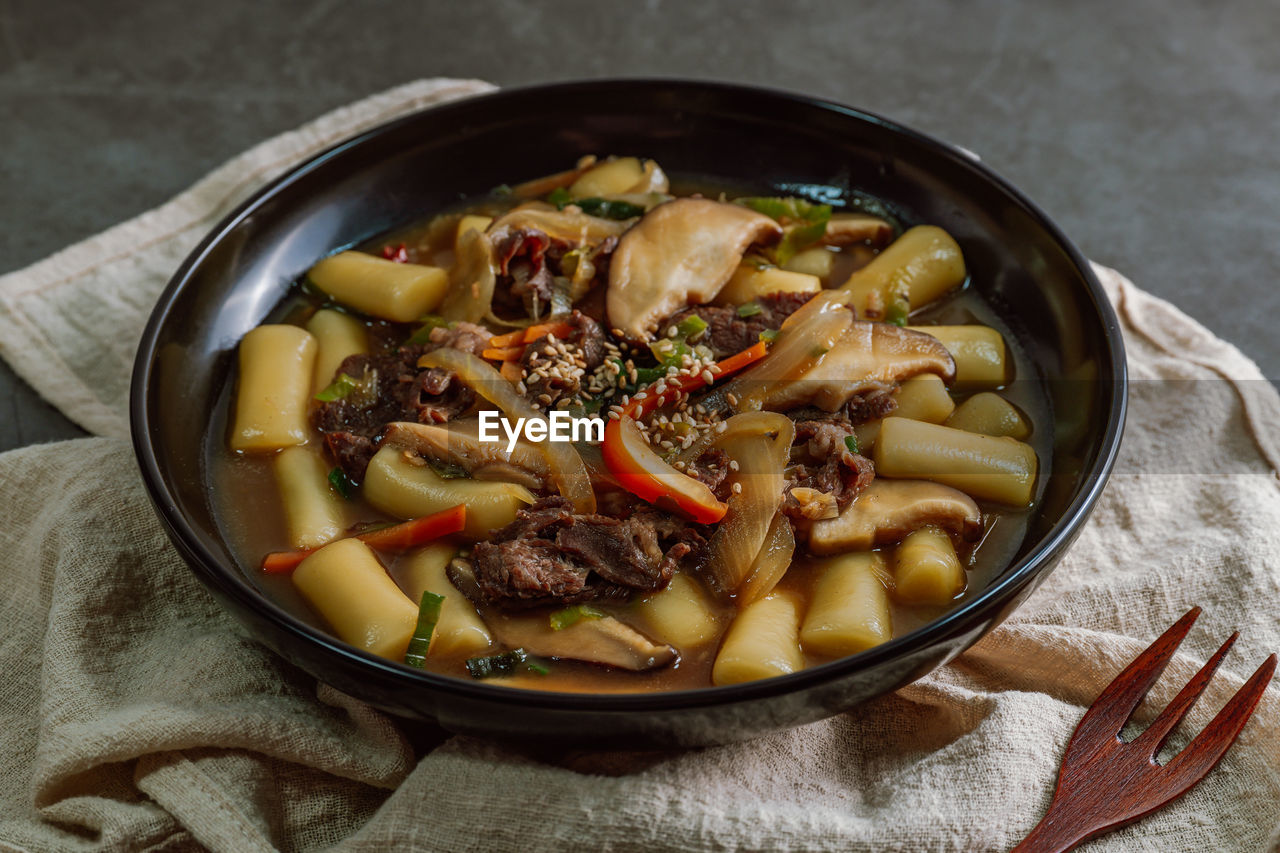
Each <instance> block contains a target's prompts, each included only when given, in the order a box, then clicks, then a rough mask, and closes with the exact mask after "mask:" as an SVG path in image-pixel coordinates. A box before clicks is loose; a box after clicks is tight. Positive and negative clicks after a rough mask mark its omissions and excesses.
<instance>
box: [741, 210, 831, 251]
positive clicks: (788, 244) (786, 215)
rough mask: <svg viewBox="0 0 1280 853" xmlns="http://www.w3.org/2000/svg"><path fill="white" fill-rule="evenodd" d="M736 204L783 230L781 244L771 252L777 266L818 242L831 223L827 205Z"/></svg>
mask: <svg viewBox="0 0 1280 853" xmlns="http://www.w3.org/2000/svg"><path fill="white" fill-rule="evenodd" d="M737 202H738V204H742V205H746V206H747V207H749V208H751V209H752V210H754V211H756V212H757V213H763V214H764V215H765V216H768V217H771V218H773V219H776V220H778V221H779V222H780V223H782V224H783V225H784V226H785V227H786V231H785V233H784V234H783V236H782V242H780V243H779V244H778V246H777V248H776V249H775V250H774V257H775V258H776V259H777V262H778V263H779V264H785V263H786V262H787V261H789V260H791V258H793V257H794V256H795V254H796V253H797V252H799V251H800V250H801V249H803V248H805V247H807V246H809V245H812V244H813V243H816V242H817V241H819V240H821V239H822V235H823V234H826V233H827V223H828V222H830V221H831V205H829V204H814V203H813V202H811V201H806V200H805V199H802V198H794V197H789V198H768V197H761V198H740V199H738V200H737Z"/></svg>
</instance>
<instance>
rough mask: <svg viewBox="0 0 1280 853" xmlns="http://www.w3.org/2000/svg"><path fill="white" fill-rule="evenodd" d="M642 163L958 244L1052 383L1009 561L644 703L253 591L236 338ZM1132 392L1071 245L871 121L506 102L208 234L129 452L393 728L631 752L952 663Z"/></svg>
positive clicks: (423, 130)
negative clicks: (496, 206)
mask: <svg viewBox="0 0 1280 853" xmlns="http://www.w3.org/2000/svg"><path fill="white" fill-rule="evenodd" d="M604 153H627V154H631V153H634V154H639V155H643V156H648V157H653V158H655V159H656V160H657V161H658V162H659V163H661V164H662V166H663V167H664V168H665V169H666V170H667V171H668V172H670V173H672V174H673V175H677V176H685V177H698V176H703V177H709V178H713V179H717V180H720V181H729V182H735V183H744V182H745V183H747V184H750V185H754V186H757V187H760V186H767V187H772V188H773V189H774V190H775V191H776V192H779V193H802V194H805V195H809V196H815V195H817V196H819V197H822V196H830V195H833V194H834V195H835V196H837V197H846V196H848V195H849V194H850V193H851V192H856V191H861V192H865V193H869V194H870V195H872V196H876V197H879V198H881V199H885V200H887V201H888V202H889V203H890V204H891V205H892V206H893V207H894V209H895V210H897V211H900V212H903V213H904V216H906V217H907V218H909V219H915V220H917V221H921V222H929V223H933V224H936V225H940V226H942V227H943V228H945V229H946V230H947V231H949V232H950V233H951V234H952V235H954V236H955V238H956V239H957V240H958V241H959V243H960V245H961V247H962V248H963V250H964V254H965V257H966V259H967V261H968V265H969V269H970V271H971V274H972V279H973V286H974V287H976V288H977V289H978V290H979V291H980V292H982V293H983V295H984V296H986V297H987V299H988V300H989V301H990V302H991V304H993V305H994V306H996V308H997V310H998V312H999V313H1001V315H1002V317H1003V319H1005V320H1006V322H1008V323H1009V324H1010V325H1011V327H1012V328H1013V329H1014V330H1015V335H1016V337H1017V338H1018V340H1019V342H1020V344H1021V345H1022V347H1023V349H1024V350H1025V351H1026V353H1027V354H1028V355H1029V356H1030V358H1031V360H1032V362H1033V363H1034V365H1035V369H1036V370H1038V371H1039V372H1040V373H1041V375H1042V378H1043V379H1044V380H1045V381H1046V382H1048V383H1049V384H1050V386H1051V387H1052V388H1053V389H1054V394H1053V396H1054V398H1055V401H1056V403H1057V405H1056V406H1055V412H1056V414H1055V422H1054V425H1053V426H1054V448H1053V455H1054V464H1053V469H1052V474H1051V475H1050V476H1049V477H1048V482H1047V483H1046V487H1045V489H1044V492H1043V496H1042V499H1041V501H1040V504H1039V506H1038V508H1037V510H1036V511H1035V515H1034V518H1033V520H1032V522H1031V524H1030V528H1029V531H1028V533H1027V536H1026V538H1025V541H1024V542H1023V544H1022V546H1021V548H1020V549H1019V550H1018V552H1017V556H1016V557H1015V559H1014V560H1013V562H1012V563H1011V564H1010V565H1009V566H1008V568H1007V569H1005V570H1004V571H1003V572H1001V573H999V574H998V575H997V576H996V577H995V578H994V580H993V581H992V582H991V583H990V584H989V585H988V586H987V587H986V588H985V589H984V590H982V591H981V592H980V593H979V594H977V595H975V596H973V597H971V598H970V599H969V600H967V601H965V602H964V603H963V604H962V605H960V606H959V607H957V608H956V609H954V610H952V611H950V612H949V613H947V614H946V615H945V616H943V617H941V618H939V619H937V620H936V621H934V622H931V623H929V624H928V625H925V626H924V627H922V628H920V629H918V630H915V631H913V632H911V633H909V634H907V635H905V636H902V637H899V638H897V639H895V640H893V641H892V642H889V643H886V644H884V645H882V646H878V647H876V648H874V649H871V650H869V651H866V652H863V653H861V654H858V655H855V656H853V657H850V658H845V659H843V660H839V661H836V662H834V663H829V664H825V665H822V666H818V667H815V668H813V669H808V670H805V671H803V672H799V673H795V674H793V675H789V676H785V677H780V678H772V679H769V680H766V681H760V682H754V683H747V684H741V685H736V686H732V687H717V688H706V689H702V690H693V691H683V692H676V693H657V694H638V695H578V694H564V693H542V692H535V691H524V690H513V689H510V688H504V687H501V686H495V685H493V684H490V683H472V682H468V681H464V680H460V679H453V678H447V677H443V676H438V675H434V674H432V673H429V672H422V671H416V670H411V669H409V668H407V667H404V666H401V665H399V664H395V663H391V662H389V661H386V660H383V659H380V658H377V657H374V656H372V655H369V654H366V653H364V652H361V651H357V650H356V649H354V648H352V647H350V646H347V645H345V644H344V643H342V642H340V641H339V640H337V639H335V638H334V637H331V636H329V635H328V634H326V633H324V632H322V631H319V630H316V629H315V628H313V627H311V626H309V625H307V624H306V623H304V622H303V621H301V620H300V619H298V618H296V617H294V616H293V615H291V614H289V613H288V612H286V611H285V610H283V609H282V608H281V607H279V606H278V605H277V604H275V603H274V602H272V601H270V600H268V599H266V598H265V597H263V596H262V595H261V594H260V593H259V592H258V591H256V589H255V588H254V586H253V585H251V584H250V582H249V581H248V579H247V578H248V576H247V575H246V571H247V570H246V568H245V567H242V566H239V565H237V561H236V559H235V558H234V557H233V556H232V550H231V549H230V548H229V547H228V544H227V543H226V542H225V541H224V539H223V536H222V534H221V532H220V531H219V527H218V524H217V521H216V518H215V514H214V508H213V505H212V502H211V499H210V487H209V478H208V465H207V462H208V459H209V456H210V453H211V447H212V444H213V443H214V442H221V441H222V440H223V436H222V435H221V434H220V433H219V434H217V435H213V434H211V433H212V432H214V430H213V429H211V427H210V423H211V418H210V413H211V412H212V411H213V410H214V407H215V403H216V401H217V400H218V399H219V397H220V394H222V392H224V390H225V388H226V385H227V383H228V381H229V376H230V371H231V368H232V364H233V361H234V359H233V354H234V352H235V347H236V342H237V341H238V340H239V339H240V337H241V336H242V335H244V334H245V333H246V332H247V331H248V330H249V329H251V328H253V327H254V326H255V325H257V324H259V323H260V322H262V321H263V320H264V318H266V317H267V315H268V314H269V313H270V312H271V311H272V309H273V308H274V307H275V306H276V305H277V304H278V303H279V302H280V301H281V300H282V299H283V298H284V297H285V295H286V292H287V290H288V288H289V287H290V285H291V283H292V282H294V281H295V280H296V279H297V278H298V276H299V275H300V274H301V273H302V272H304V271H305V270H306V269H307V268H308V267H310V266H311V265H312V264H313V263H314V262H315V261H316V260H317V259H319V258H320V257H322V256H324V255H326V254H328V253H330V252H331V251H333V250H334V249H335V248H337V247H340V246H346V245H350V244H352V243H355V242H358V241H361V240H365V239H367V238H369V237H372V236H374V235H376V234H379V233H381V232H384V231H387V230H389V229H391V228H393V227H396V226H400V225H403V224H405V223H408V222H412V221H414V220H418V219H421V218H422V217H423V216H424V215H425V214H429V213H430V212H432V211H434V210H437V209H439V208H441V207H444V206H448V205H452V204H455V203H456V202H457V201H458V200H459V199H460V198H462V197H464V196H468V195H476V194H480V193H483V192H485V191H487V190H488V189H490V188H492V187H494V186H497V185H499V184H503V183H514V182H516V181H518V180H521V179H525V178H529V177H534V176H537V175H542V174H547V173H550V172H554V171H558V170H560V169H563V168H565V166H566V164H568V163H571V162H573V161H574V160H575V159H576V158H577V157H579V156H580V155H583V154H604ZM1125 392H1126V375H1125V362H1124V352H1123V345H1122V343H1121V338H1120V331H1119V328H1118V326H1117V322H1116V318H1115V315H1114V313H1113V312H1112V310H1111V307H1110V305H1109V303H1108V302H1107V299H1106V296H1105V294H1104V293H1103V290H1102V287H1101V286H1100V285H1099V283H1098V281H1097V279H1096V278H1095V277H1094V275H1093V273H1092V272H1091V271H1090V269H1089V265H1088V263H1087V262H1086V261H1085V259H1084V258H1083V257H1082V256H1081V254H1080V252H1079V251H1078V250H1077V249H1076V248H1075V247H1074V246H1073V245H1072V244H1071V243H1070V242H1069V241H1068V240H1067V239H1066V238H1065V237H1064V236H1063V235H1062V234H1061V232H1059V230H1058V229H1057V227H1055V226H1054V224H1053V223H1052V222H1050V221H1049V219H1048V217H1046V216H1045V215H1044V214H1043V213H1042V212H1041V211H1040V210H1039V209H1038V208H1036V206H1035V205H1033V204H1032V203H1031V202H1030V201H1028V200H1027V199H1026V198H1024V197H1023V196H1022V195H1021V193H1019V192H1018V191H1017V190H1015V189H1014V188H1013V187H1011V186H1010V185H1009V184H1008V183H1006V182H1005V181H1003V180H1002V179H1001V178H999V177H998V176H996V175H995V174H993V173H992V172H991V171H990V170H989V169H987V168H985V167H984V166H983V165H982V164H980V163H979V162H977V161H976V159H975V158H974V157H973V156H971V155H969V154H968V153H966V152H964V151H962V150H960V149H957V148H954V147H952V146H949V145H946V144H944V143H941V142H938V141H936V140H934V139H931V138H929V137H927V136H925V135H923V134H920V133H917V132H915V131H912V130H908V129H906V128H904V127H901V126H900V125H897V124H894V123H892V122H890V121H887V120H885V119H882V118H879V117H878V116H874V115H870V114H868V113H864V112H861V111H858V110H854V109H850V108H848V107H843V106H839V105H837V104H831V103H827V102H823V101H818V100H815V99H813V98H807V97H803V96H797V95H791V94H785V93H779V92H772V91H766V90H761V89H752V88H746V87H741V86H731V85H720V84H712V83H695V82H677V81H670V80H660V81H601V82H587V83H570V84H562V85H553V86H542V87H536V88H526V89H513V90H507V91H503V92H498V93H496V94H491V95H485V96H482V97H478V98H473V99H470V100H466V101H462V102H458V103H452V104H448V105H445V106H440V107H436V108H433V109H429V110H426V111H423V112H420V113H416V114H414V115H410V116H407V117H405V118H402V119H399V120H397V121H394V122H391V123H389V124H386V125H383V126H381V127H379V128H376V129H374V130H371V131H369V132H367V133H364V134H361V135H360V136H357V137H355V138H353V139H351V140H349V141H347V142H344V143H342V144H340V145H338V146H336V147H334V148H332V149H330V150H329V151H327V152H325V153H323V154H321V155H319V156H317V157H315V158H313V159H311V160H310V161H308V162H307V163H304V164H303V165H301V166H299V167H297V168H296V169H294V170H292V171H291V172H289V173H288V174H286V175H285V176H284V177H282V178H279V179H278V180H276V181H274V182H272V183H271V184H270V185H268V186H267V187H265V188H264V189H262V190H261V191H260V192H258V193H257V194H256V195H254V196H253V197H252V198H251V199H249V200H248V201H247V202H245V203H244V204H243V205H241V206H240V208H239V209H238V210H236V211H235V212H234V213H232V214H231V215H230V216H228V217H227V218H226V219H225V220H223V222H222V223H221V224H219V225H218V226H217V227H216V228H215V229H214V230H213V231H212V233H210V234H209V235H208V236H207V237H206V238H205V239H204V240H203V242H201V243H200V245H199V246H198V247H197V248H196V250H195V251H194V252H192V254H191V256H190V257H189V258H187V260H186V261H185V262H184V263H183V265H182V267H181V268H180V269H179V270H178V272H177V274H176V275H175V276H174V278H173V280H172V281H171V282H170V283H169V286H168V287H167V288H166V289H165V292H164V294H163V295H162V296H161V298H160V301H159V304H158V305H157V306H156V308H155V312H154V313H153V315H152V317H151V320H150V322H149V324H148V325H147V328H146V331H145V333H144V334H143V337H142V343H141V346H140V347H139V350H138V356H137V363H136V366H135V370H134V375H133V387H132V402H131V411H132V421H133V441H134V446H135V448H136V451H137V454H138V459H139V462H140V464H141V467H142V474H143V478H144V479H145V481H146V484H147V487H148V489H149V490H150V494H151V497H152V500H153V501H154V502H155V505H156V510H157V512H158V513H159V515H160V518H161V520H162V521H163V523H164V526H165V528H166V530H167V532H168V534H169V537H170V538H171V539H172V540H173V543H174V544H175V545H176V546H177V548H178V551H179V553H181V554H182V556H183V557H184V558H185V559H186V560H187V562H188V563H190V565H191V567H192V569H193V570H194V571H195V572H196V574H197V575H198V576H199V577H200V579H201V580H202V581H203V582H204V583H205V584H206V585H207V586H208V587H209V588H210V589H211V590H212V591H213V593H214V594H215V595H216V596H217V598H218V599H219V600H220V601H222V603H223V604H224V605H225V606H226V607H227V608H228V609H229V610H230V611H231V612H232V613H234V614H235V615H236V616H237V617H239V618H240V619H241V620H242V621H243V622H244V623H245V624H246V625H247V626H248V627H249V629H250V631H251V632H252V633H253V635H254V636H256V637H257V638H258V639H259V640H261V641H262V642H263V643H265V644H266V645H267V646H269V647H271V648H272V649H274V650H275V651H276V652H278V653H279V654H281V655H282V656H283V657H285V658H286V659H288V660H289V661H292V662H293V663H295V664H297V665H298V666H300V667H302V668H303V669H305V670H306V671H307V672H310V673H312V674H313V675H315V676H316V677H317V678H319V679H321V680H323V681H326V682H328V683H330V684H332V685H334V686H335V687H338V688H339V689H341V690H344V691H346V692H348V693H350V694H352V695H354V696H357V697H360V698H361V699H364V700H366V701H368V702H369V703H371V704H373V705H375V706H377V707H379V708H382V709H384V710H386V711H389V712H391V713H392V714H396V715H400V716H403V717H408V718H416V719H431V720H436V721H438V722H439V723H440V724H441V725H442V726H444V727H445V728H446V729H449V730H452V731H457V732H468V733H479V734H484V735H490V736H499V737H520V738H528V737H530V736H532V737H535V738H542V739H551V740H561V739H563V740H572V741H573V742H574V743H576V744H579V745H582V744H587V743H589V744H595V745H626V746H630V747H637V746H650V745H673V744H706V743H713V742H724V741H730V740H738V739H743V738H748V737H752V736H755V735H759V734H762V733H764V732H767V731H770V730H774V729H779V728H784V727H788V726H795V725H799V724H802V723H806V722H810V721H813V720H817V719H820V718H823V717H826V716H830V715H832V714H836V713H839V712H841V711H845V710H848V709H850V708H852V707H854V706H856V705H857V704H858V703H860V702H863V701H865V700H867V699H869V698H871V697H874V696H877V695H880V694H883V693H886V692H888V691H891V690H894V689H896V688H898V687H901V686H903V685H905V684H907V683H909V682H911V681H912V680H914V679H918V678H920V677H921V676H923V675H924V674H926V673H928V672H929V671H931V670H932V669H934V668H935V667H937V666H940V665H941V664H943V663H945V662H946V661H948V660H950V659H952V658H954V657H955V656H956V655H958V654H960V653H961V652H962V651H963V650H964V649H966V648H967V647H969V646H970V645H972V644H973V643H974V642H976V641H977V640H978V639H979V638H980V637H981V636H982V635H983V634H984V633H986V632H987V631H989V630H991V629H992V628H993V627H994V626H995V625H997V624H998V623H999V622H1000V621H1001V620H1003V619H1004V618H1005V617H1006V616H1008V614H1009V613H1010V612H1011V611H1012V610H1013V609H1014V608H1015V607H1017V606H1018V604H1019V603H1020V602H1021V601H1023V600H1024V599H1025V598H1026V597H1027V595H1029V594H1030V593H1031V591H1032V590H1033V589H1034V588H1035V587H1036V586H1037V584H1038V583H1039V582H1041V581H1042V580H1043V579H1044V577H1045V576H1046V575H1047V574H1048V572H1049V570H1050V569H1051V568H1052V567H1053V566H1054V564H1055V563H1057V561H1058V560H1059V559H1060V558H1061V556H1062V554H1063V552H1064V551H1065V549H1066V548H1067V546H1068V545H1069V544H1070V543H1071V541H1072V540H1073V539H1074V537H1075V536H1076V534H1077V533H1078V532H1079V530H1080V527H1081V525H1082V524H1083V523H1084V520H1085V517H1086V516H1087V515H1088V513H1089V510H1090V508H1091V507H1092V505H1093V503H1094V501H1095V500H1096V499H1097V497H1098V494H1099V493H1100V492H1101V490H1102V487H1103V485H1104V483H1105V482H1106V479H1107V475H1108V474H1109V472H1110V470H1111V466H1112V463H1113V461H1114V459H1115V456H1116V452H1117V448H1118V446H1119V443H1120V434H1121V429H1122V426H1123V422H1124V412H1125Z"/></svg>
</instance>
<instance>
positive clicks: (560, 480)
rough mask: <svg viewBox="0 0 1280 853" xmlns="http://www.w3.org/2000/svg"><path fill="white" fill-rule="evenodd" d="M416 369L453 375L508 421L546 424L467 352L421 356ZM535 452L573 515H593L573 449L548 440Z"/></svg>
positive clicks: (435, 352) (591, 493)
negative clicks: (543, 460)
mask: <svg viewBox="0 0 1280 853" xmlns="http://www.w3.org/2000/svg"><path fill="white" fill-rule="evenodd" d="M418 366H419V367H443V368H444V369H446V370H451V371H453V372H454V373H456V374H457V375H458V378H459V379H460V380H462V382H463V383H465V384H466V385H468V386H470V387H471V388H472V389H473V390H474V391H475V392H476V393H477V394H479V395H480V396H481V397H483V398H485V399H486V400H488V401H489V402H490V403H493V404H494V405H495V406H497V407H498V408H499V409H501V410H502V413H503V414H504V415H506V416H507V417H509V418H514V419H519V418H525V419H530V418H532V419H537V420H543V421H545V420H546V416H545V415H543V414H542V413H541V412H539V411H538V410H537V409H535V408H534V407H533V406H532V405H530V404H529V401H528V400H526V399H525V398H524V397H521V396H520V395H519V394H518V393H516V389H515V386H514V385H512V384H511V383H510V382H508V381H507V380H505V379H503V378H502V374H500V373H498V371H497V369H496V368H494V367H493V366H492V365H490V364H489V363H487V362H485V361H483V360H481V359H480V358H478V357H476V356H474V355H472V354H471V353H469V352H462V351H461V350H456V349H449V348H447V347H442V348H440V349H437V350H433V351H431V352H429V353H427V354H426V355H424V356H423V357H422V358H421V359H419V360H418ZM549 432H550V426H549V425H548V433H549ZM538 449H539V450H541V451H542V454H543V455H544V456H545V457H546V459H547V464H548V465H550V466H551V479H552V481H553V482H554V483H555V484H556V487H557V488H558V489H559V490H560V494H562V495H564V497H565V498H567V499H568V500H569V503H571V504H573V509H574V511H575V512H580V513H592V512H595V511H596V494H595V492H594V491H592V489H591V478H590V476H588V474H587V466H586V465H584V464H583V462H582V457H581V456H579V455H578V451H577V450H575V449H574V447H573V445H572V444H570V443H569V442H567V441H549V440H548V441H543V442H541V443H540V444H539V445H538Z"/></svg>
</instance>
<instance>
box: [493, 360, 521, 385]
mask: <svg viewBox="0 0 1280 853" xmlns="http://www.w3.org/2000/svg"><path fill="white" fill-rule="evenodd" d="M498 372H499V373H501V374H502V378H503V379H505V380H507V381H508V382H510V383H511V384H512V385H515V384H516V383H517V382H519V381H520V380H521V379H523V378H524V368H522V367H521V366H520V362H518V361H504V362H502V366H501V367H499V368H498Z"/></svg>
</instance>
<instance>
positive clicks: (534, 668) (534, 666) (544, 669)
mask: <svg viewBox="0 0 1280 853" xmlns="http://www.w3.org/2000/svg"><path fill="white" fill-rule="evenodd" d="M525 665H526V666H528V667H529V671H530V672H532V673H533V674H534V675H548V674H549V673H550V672H551V668H550V667H548V666H547V665H546V664H543V663H539V662H538V661H536V660H529V661H526V662H525Z"/></svg>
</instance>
